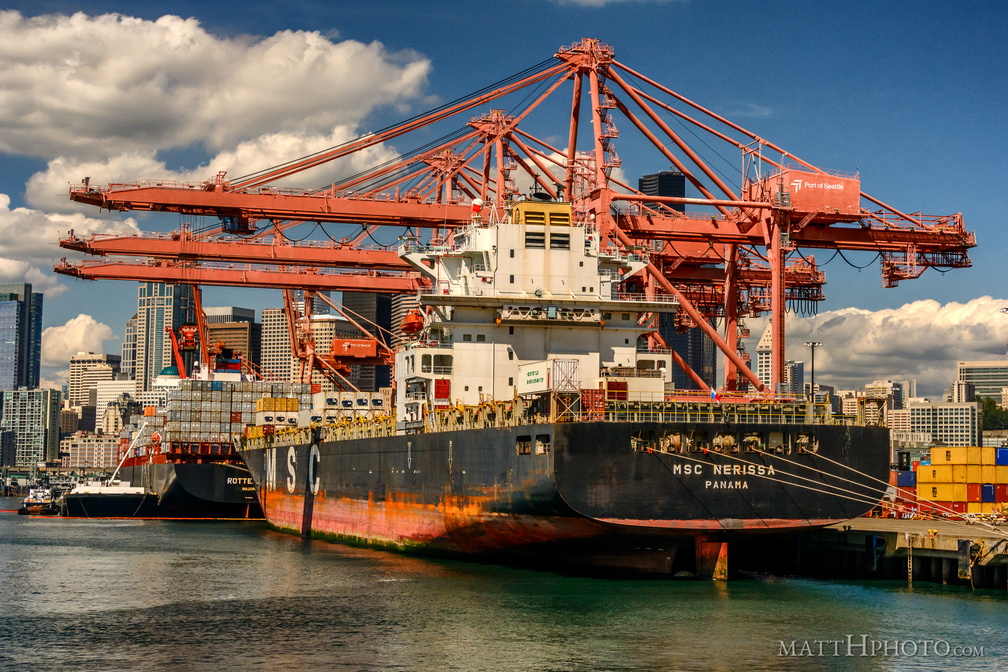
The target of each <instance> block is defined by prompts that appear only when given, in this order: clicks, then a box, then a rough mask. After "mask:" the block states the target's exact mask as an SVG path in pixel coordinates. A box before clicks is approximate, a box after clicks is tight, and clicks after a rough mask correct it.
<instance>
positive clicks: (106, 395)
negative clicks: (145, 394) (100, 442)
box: [90, 379, 137, 433]
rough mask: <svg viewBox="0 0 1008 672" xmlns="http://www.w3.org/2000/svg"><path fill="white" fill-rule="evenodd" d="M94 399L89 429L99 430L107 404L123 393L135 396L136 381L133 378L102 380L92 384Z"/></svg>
mask: <svg viewBox="0 0 1008 672" xmlns="http://www.w3.org/2000/svg"><path fill="white" fill-rule="evenodd" d="M94 391H95V395H94V400H93V403H91V406H93V407H94V421H93V424H91V427H90V431H93V432H96V433H97V432H100V431H102V428H103V427H104V426H105V412H106V411H107V410H108V408H109V404H111V403H113V402H116V401H118V400H120V399H121V398H122V397H123V396H124V395H125V396H128V397H130V398H133V399H135V398H136V391H137V390H136V381H133V380H125V379H119V380H103V381H101V382H99V383H96V384H95V386H94Z"/></svg>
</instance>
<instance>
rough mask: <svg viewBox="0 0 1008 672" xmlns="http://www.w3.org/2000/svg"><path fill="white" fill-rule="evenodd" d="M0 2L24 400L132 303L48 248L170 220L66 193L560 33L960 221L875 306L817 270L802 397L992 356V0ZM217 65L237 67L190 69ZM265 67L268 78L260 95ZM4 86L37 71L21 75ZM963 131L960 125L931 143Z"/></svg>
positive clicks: (405, 110) (99, 348) (284, 142)
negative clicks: (965, 252)
mask: <svg viewBox="0 0 1008 672" xmlns="http://www.w3.org/2000/svg"><path fill="white" fill-rule="evenodd" d="M7 6H8V7H10V8H11V10H13V11H3V12H2V13H0V30H2V31H3V32H4V35H5V49H4V50H3V51H2V53H0V66H2V67H0V72H3V73H6V74H3V75H0V99H2V100H4V101H5V105H6V106H7V108H8V110H9V111H10V113H9V114H8V115H5V117H6V119H7V120H6V121H4V122H3V123H2V124H0V165H2V166H3V168H4V170H3V171H0V231H3V233H4V236H3V242H2V243H0V282H31V283H33V285H34V286H35V291H38V292H41V293H43V294H44V295H45V296H46V303H45V311H44V325H43V326H44V328H45V332H44V334H43V346H42V347H43V375H42V378H43V381H48V382H50V383H58V382H60V381H62V380H64V379H65V374H66V371H67V369H68V365H67V362H68V360H69V356H70V355H72V354H74V353H76V352H78V351H94V352H106V353H111V354H114V353H118V352H119V351H120V346H119V343H120V342H121V340H122V338H123V336H124V331H125V322H126V320H127V319H129V317H130V316H131V315H132V314H133V312H135V308H136V306H135V293H136V289H135V283H125V282H119V283H117V282H112V281H104V282H100V283H90V282H81V281H72V280H68V279H66V278H62V277H60V276H56V275H54V274H53V273H52V271H51V267H52V264H53V263H54V262H57V261H58V260H59V258H60V257H62V256H68V257H70V258H71V260H74V257H72V255H69V254H66V251H64V250H61V249H59V248H58V247H57V245H56V240H57V239H58V237H59V236H60V235H65V234H66V232H67V231H68V230H70V229H74V230H75V232H77V233H78V234H88V233H94V232H98V233H101V232H112V231H127V232H134V231H138V230H143V231H167V230H171V229H174V228H177V227H178V226H179V225H180V220H179V218H177V217H174V216H158V215H143V214H138V215H125V216H124V215H121V214H118V215H117V214H108V213H99V212H96V211H93V210H89V209H86V208H82V207H80V206H76V205H74V204H72V203H70V201H69V200H68V199H67V198H66V192H67V187H68V185H69V184H79V183H80V180H81V179H83V178H84V177H90V178H91V181H92V183H94V184H105V183H108V182H114V181H129V180H138V179H146V178H162V177H163V178H166V179H183V180H192V181H202V180H205V179H208V178H210V177H213V175H214V174H215V173H216V172H217V171H218V170H228V171H229V174H232V175H240V174H246V173H249V172H252V171H253V170H257V169H259V168H262V167H266V166H270V165H275V164H278V163H281V162H283V161H286V160H288V159H291V158H294V157H297V156H302V155H305V154H308V153H311V152H313V151H317V150H319V149H322V148H325V147H328V146H332V145H334V144H338V143H339V142H341V141H343V140H345V139H347V138H349V137H353V136H355V135H359V134H360V133H363V132H367V131H369V130H372V129H374V128H379V127H382V126H384V125H386V124H387V123H391V122H393V121H395V120H397V119H401V118H404V117H408V116H411V115H412V114H415V113H416V112H418V111H422V110H424V109H428V108H431V107H435V106H436V105H438V104H440V103H443V102H445V101H447V100H452V99H454V98H456V97H458V96H460V95H464V94H466V93H467V92H470V91H473V90H476V89H478V88H480V87H482V86H484V85H486V84H488V83H491V82H493V81H497V80H499V79H501V78H503V77H506V76H508V75H510V74H512V73H515V72H518V71H520V70H522V69H524V68H525V67H527V66H529V65H531V64H532V63H534V62H536V61H539V60H543V59H547V58H549V57H550V56H551V55H552V54H553V53H554V52H555V51H556V50H557V49H558V48H559V47H561V46H563V45H566V44H571V43H574V42H577V41H579V40H580V39H581V38H582V37H597V38H599V39H601V40H602V41H604V42H607V43H609V44H612V45H613V47H614V49H615V51H616V55H617V58H618V59H619V60H620V61H621V62H624V63H627V64H628V65H630V66H632V67H635V68H637V69H639V70H640V71H642V72H644V73H646V74H649V75H651V76H654V77H656V78H657V79H659V80H660V81H662V82H663V83H667V84H668V85H669V86H671V87H672V88H673V89H675V90H677V91H681V92H682V93H683V94H684V95H687V96H688V97H690V98H692V99H694V100H696V101H698V102H700V103H701V104H704V105H706V106H709V107H710V108H711V109H713V110H714V111H716V112H719V113H722V114H724V115H725V116H727V117H729V118H732V119H734V120H736V121H738V122H740V123H742V124H743V125H744V126H746V127H747V128H750V129H751V130H754V131H756V132H758V133H759V134H760V135H761V136H762V137H766V138H768V139H770V140H772V141H774V142H776V143H778V144H780V145H782V146H783V147H785V148H786V149H790V150H792V151H794V152H795V153H796V154H797V155H800V156H802V157H803V158H806V159H809V160H812V161H813V162H814V163H816V164H817V165H820V166H822V167H824V168H830V169H837V170H846V171H850V172H858V173H859V174H860V176H861V180H862V188H863V189H864V190H865V191H866V192H867V193H869V194H872V195H873V196H876V197H879V198H880V199H881V200H883V201H885V202H887V203H891V204H892V205H894V206H896V207H898V208H900V209H903V210H904V211H906V212H917V211H922V212H924V213H927V214H951V213H954V212H962V213H963V214H964V219H965V222H966V227H967V229H968V230H975V231H976V232H977V238H978V243H979V247H977V248H976V249H974V250H973V251H972V253H971V257H972V259H973V262H974V266H973V268H971V269H965V270H958V271H952V272H950V273H947V274H940V273H937V272H935V271H927V272H926V273H924V275H923V276H922V277H921V278H920V279H917V280H912V281H905V282H903V283H901V285H900V287H898V288H896V289H893V290H882V289H881V288H880V280H879V270H878V263H877V261H876V260H874V259H873V256H872V255H870V254H845V255H832V254H826V253H825V252H823V251H819V252H817V254H816V260H817V262H818V263H819V264H820V266H821V267H822V268H824V270H825V271H826V272H827V277H828V284H827V285H826V287H825V291H826V295H827V299H826V301H825V302H824V303H823V305H822V306H820V314H819V315H818V316H816V317H802V316H793V315H789V324H788V344H789V345H788V352H787V357H788V358H789V359H804V358H805V357H804V350H805V349H804V348H803V347H802V345H801V343H803V342H804V341H806V340H815V341H818V342H822V343H823V344H824V345H823V347H822V348H821V349H820V350H818V351H817V353H816V377H817V381H820V382H823V383H828V384H834V385H836V386H837V387H841V388H842V387H847V384H845V382H844V381H845V380H871V379H874V378H876V377H878V375H885V376H888V377H892V378H894V379H895V378H899V379H902V378H916V379H917V380H918V381H920V384H921V387H922V393H923V394H928V393H930V394H934V393H936V392H937V391H939V390H940V389H944V387H947V386H948V385H949V383H950V382H951V380H952V379H954V377H955V366H956V362H957V361H960V360H988V359H997V358H999V357H1003V356H1004V350H1005V336H1006V335H1008V317H1006V316H1004V315H1002V314H1000V313H999V310H1000V308H1002V307H1005V306H1006V305H1008V301H1006V300H1005V299H1004V298H1002V297H1001V296H999V295H998V294H999V293H1000V290H999V288H998V287H996V286H992V285H990V284H989V283H988V280H989V279H994V278H996V277H998V275H999V274H998V269H999V266H998V262H999V261H1000V259H999V254H998V252H999V248H1000V246H1001V245H1002V244H1003V241H1002V237H1001V236H1000V235H999V233H998V230H997V225H998V223H999V219H998V217H999V215H1000V211H1001V208H1000V207H999V206H1000V199H999V196H1000V195H1001V194H1002V193H1003V188H1002V187H1001V185H1000V184H999V182H998V181H997V175H998V174H999V171H998V170H997V168H998V166H1000V163H1001V160H1000V158H998V157H1002V156H1004V155H1005V150H1006V149H1008V147H1006V145H1008V139H1006V133H1005V130H1004V129H1003V128H1002V127H1001V124H1000V123H999V121H998V119H997V118H998V116H999V115H997V114H996V110H998V109H1001V108H1002V107H1003V101H1002V100H1001V96H1000V94H999V91H1000V90H1001V84H1000V82H999V73H1001V72H1003V71H1004V69H1005V65H1006V62H1008V57H1006V55H1005V53H1004V50H1003V49H1002V48H1001V47H1000V45H1001V44H1003V41H1004V38H1005V37H1006V35H1005V32H1006V27H1005V26H1006V25H1008V22H1006V21H1005V20H1004V19H1005V18H1008V9H1006V8H1005V6H1004V5H1003V4H1001V3H995V2H980V3H974V4H972V5H971V6H970V11H969V12H963V11H955V8H947V7H945V6H941V5H935V6H934V7H931V8H930V9H929V11H918V12H914V11H908V7H909V6H901V5H887V6H885V7H877V6H875V5H874V4H873V3H867V2H854V3H849V4H847V5H844V6H843V7H839V6H837V7H817V6H806V5H804V4H802V3H797V2H771V3H768V6H767V7H765V8H764V9H762V10H761V11H759V12H756V11H754V10H752V9H751V8H750V6H749V5H748V4H747V3H741V2H738V3H720V4H719V5H718V6H717V7H711V6H707V5H704V4H702V3H690V2H647V1H639V2H620V3H614V2H605V0H591V1H588V0H585V1H583V2H578V1H576V0H567V1H564V2H560V1H557V2H546V3H528V2H503V3H497V4H495V5H494V6H492V7H485V8H484V7H470V6H468V5H467V4H465V3H461V2H440V3H433V4H425V5H423V6H419V5H416V4H415V3H407V2H388V3H382V6H381V7H380V8H379V7H365V6H358V7H345V8H341V10H340V12H339V13H333V12H331V11H327V5H325V4H324V3H311V2H305V3H298V4H296V5H294V6H292V7H287V8H284V9H283V10H281V9H280V8H279V7H274V6H271V5H267V4H265V3H252V5H251V6H250V9H251V10H252V11H248V12H242V13H240V14H239V13H235V12H233V11H230V10H229V9H228V8H227V7H223V6H205V5H203V4H199V3H190V2H166V3H158V4H154V3H148V2H140V3H129V4H127V3H122V2H97V3H89V4H88V5H87V6H86V7H85V6H83V5H80V4H79V3H72V2H61V1H57V0H45V1H42V2H32V3H27V2H20V3H19V2H13V3H7ZM914 7H915V8H916V7H917V6H916V5H915V6H914ZM533 8H534V13H533V12H532V9H533ZM77 12H86V13H77ZM106 12H121V13H122V16H118V17H117V16H108V15H107V14H105V13H106ZM732 14H734V17H735V18H738V19H741V20H742V21H743V22H744V24H745V31H746V34H747V35H749V34H758V33H763V34H765V35H767V36H770V35H772V34H773V33H775V32H776V33H779V32H780V31H787V32H788V34H789V35H793V36H794V35H797V36H803V35H807V36H809V37H808V38H805V39H802V38H800V37H799V38H794V39H789V40H776V39H767V40H763V41H762V43H761V46H760V47H759V50H760V51H759V53H754V52H753V46H752V44H751V43H749V41H748V40H734V39H731V38H730V34H731V31H730V30H727V29H726V28H725V27H724V19H725V16H729V15H732ZM172 16H177V17H179V18H171V17H172ZM190 17H191V18H190ZM516 17H519V18H516ZM531 17H534V18H531ZM526 19H527V20H526ZM462 25H467V26H471V27H472V29H471V30H468V31H467V30H461V29H459V26H462ZM823 28H825V29H826V30H825V33H824V31H823V30H821V29H823ZM824 34H825V35H828V38H824V37H822V36H823V35H824ZM491 36H492V37H493V38H494V39H488V38H489V37H491ZM897 36H898V37H897ZM673 37H674V39H671V38H673ZM936 38H937V39H936ZM39 44H45V45H47V46H46V49H45V50H41V49H39V48H38V46H37V45H39ZM498 44H501V45H511V46H510V47H505V46H496V45H498ZM488 45H489V46H490V48H491V49H492V50H493V51H492V56H493V58H487V54H488V53H490V52H488V51H487V48H488ZM515 45H517V46H518V48H514V46H515ZM220 59H224V60H226V61H227V62H228V63H231V64H234V63H239V64H241V67H227V68H214V67H203V64H206V63H209V64H213V63H216V62H218V60H220ZM278 60H279V61H282V62H284V63H285V69H284V78H283V81H282V82H278V81H276V80H275V78H274V79H272V80H271V79H270V78H268V77H266V78H264V77H262V76H260V74H261V73H262V72H269V71H270V68H271V67H273V66H274V64H275V63H276V62H277V61H278ZM196 64H199V67H194V66H195V65H196ZM768 64H773V65H772V66H771V65H768ZM28 71H31V72H33V73H39V74H38V75H37V76H35V77H25V76H22V75H24V73H26V72H28ZM19 73H20V74H19ZM96 74H97V75H99V76H96ZM321 80H324V81H326V82H327V85H326V86H318V82H319V81H321ZM263 91H267V92H269V93H271V94H273V95H269V96H263V95H262V93H263ZM277 94H279V95H277ZM290 100H296V101H297V105H296V106H295V107H296V111H297V113H294V114H292V113H291V109H292V108H291V106H290V105H289V101H290ZM964 117H968V118H969V119H970V123H969V124H960V123H950V122H955V121H956V120H958V119H962V118H964ZM624 130H629V129H624ZM629 136H630V134H629V133H626V134H625V135H624V136H623V137H621V138H619V139H618V140H617V147H618V148H619V150H620V156H621V158H623V161H624V167H623V170H624V172H625V173H626V175H627V176H628V178H631V179H636V178H637V177H639V176H640V175H642V174H645V173H653V172H655V171H659V170H664V169H667V168H668V166H667V165H660V164H657V163H654V162H653V161H652V162H647V161H641V160H640V159H639V158H637V152H635V149H636V147H635V145H634V142H633V140H632V139H631V138H630V137H629ZM557 142H558V143H560V144H562V143H563V139H558V140H557ZM354 168H355V167H354V166H344V167H342V168H341V169H342V170H352V169H354ZM306 179H309V180H311V179H315V178H312V177H311V176H306ZM318 179H321V178H318ZM299 186H314V183H312V182H309V183H308V184H307V185H300V183H299ZM206 224H207V223H205V222H204V223H203V225H206ZM389 235H391V234H389ZM383 242H388V241H384V240H383ZM861 266H864V267H865V268H864V270H858V268H855V267H861ZM205 294H206V296H205V300H204V303H206V304H207V305H236V306H247V307H254V308H256V309H257V310H261V309H262V308H264V307H275V306H279V305H281V300H280V297H279V294H278V293H276V292H266V291H265V290H240V291H237V290H235V291H226V290H216V289H211V288H207V289H206V290H205ZM763 319H765V318H763ZM751 322H752V323H751V324H750V327H751V330H752V333H753V337H751V338H750V339H748V340H747V342H746V345H747V348H748V350H749V351H750V353H752V352H754V351H755V345H756V342H757V339H758V335H759V334H760V333H761V328H760V326H759V322H760V320H753V321H751ZM880 372H884V373H880Z"/></svg>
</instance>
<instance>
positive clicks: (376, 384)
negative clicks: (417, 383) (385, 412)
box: [342, 292, 392, 392]
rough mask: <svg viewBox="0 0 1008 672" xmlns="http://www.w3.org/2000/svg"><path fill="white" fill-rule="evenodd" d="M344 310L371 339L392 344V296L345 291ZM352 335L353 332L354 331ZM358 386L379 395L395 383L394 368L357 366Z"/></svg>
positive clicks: (362, 389)
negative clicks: (393, 381) (382, 389)
mask: <svg viewBox="0 0 1008 672" xmlns="http://www.w3.org/2000/svg"><path fill="white" fill-rule="evenodd" d="M342 305H343V309H344V310H346V312H347V313H348V314H349V315H350V317H351V318H352V319H353V320H355V321H356V322H357V323H358V324H359V325H360V326H362V327H363V328H364V329H365V331H367V332H368V333H369V334H370V335H371V336H373V337H375V338H377V339H378V340H379V341H381V342H382V343H384V344H385V345H391V344H392V342H391V335H392V334H391V331H392V297H391V296H390V295H388V294H375V293H373V292H343V303H342ZM351 333H352V332H351ZM355 368H357V369H359V370H358V372H357V383H356V384H357V387H358V388H359V389H360V390H361V391H364V392H377V391H378V390H379V389H380V388H383V387H388V386H389V385H391V384H392V367H391V366H387V365H384V366H375V365H366V366H357V367H355Z"/></svg>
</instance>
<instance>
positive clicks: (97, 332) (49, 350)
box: [42, 314, 116, 375]
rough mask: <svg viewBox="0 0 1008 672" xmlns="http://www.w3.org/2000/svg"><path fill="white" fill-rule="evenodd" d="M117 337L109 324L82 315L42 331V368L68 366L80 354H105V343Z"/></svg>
mask: <svg viewBox="0 0 1008 672" xmlns="http://www.w3.org/2000/svg"><path fill="white" fill-rule="evenodd" d="M115 337H116V336H115V334H113V333H112V328H111V327H109V326H108V325H107V324H103V323H101V322H98V321H97V320H95V319H94V318H93V317H91V316H90V315H84V314H80V315H78V316H77V317H75V318H73V319H72V320H69V321H67V323H66V324H64V325H63V326H59V327H49V328H48V329H44V330H43V331H42V366H45V367H60V366H66V363H67V362H69V361H70V356H71V355H75V354H77V353H78V352H105V341H111V340H113V339H114V338H115ZM57 375H59V373H58V372H57Z"/></svg>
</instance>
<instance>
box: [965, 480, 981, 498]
mask: <svg viewBox="0 0 1008 672" xmlns="http://www.w3.org/2000/svg"><path fill="white" fill-rule="evenodd" d="M980 492H981V491H980V484H979V483H967V484H966V501H967V502H979V501H980V499H981V497H980Z"/></svg>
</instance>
